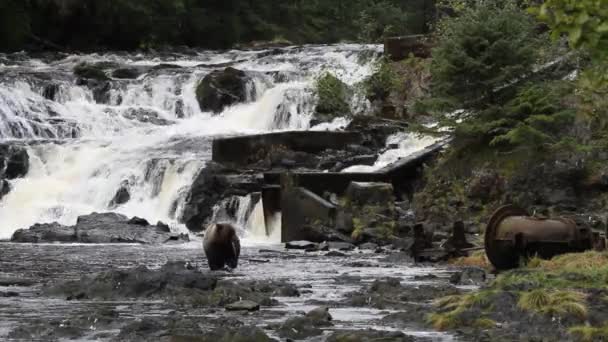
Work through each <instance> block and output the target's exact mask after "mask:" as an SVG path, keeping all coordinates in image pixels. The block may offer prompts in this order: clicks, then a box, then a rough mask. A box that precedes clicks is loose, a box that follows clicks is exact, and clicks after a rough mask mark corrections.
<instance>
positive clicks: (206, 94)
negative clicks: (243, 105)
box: [196, 67, 251, 113]
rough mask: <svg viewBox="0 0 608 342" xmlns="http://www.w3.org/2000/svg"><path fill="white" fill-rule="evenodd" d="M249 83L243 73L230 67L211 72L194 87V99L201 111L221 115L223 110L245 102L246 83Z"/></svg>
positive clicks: (249, 79) (248, 79) (249, 78)
mask: <svg viewBox="0 0 608 342" xmlns="http://www.w3.org/2000/svg"><path fill="white" fill-rule="evenodd" d="M249 82H251V77H249V76H248V75H247V74H246V73H245V72H244V71H242V70H238V69H235V68H232V67H228V68H226V69H224V70H218V71H213V72H211V73H210V74H208V75H207V76H205V78H203V80H202V81H201V82H200V83H199V84H198V86H197V87H196V99H197V100H198V103H199V106H200V108H201V110H202V111H205V112H214V113H221V112H222V111H223V110H224V108H226V107H228V106H231V105H234V104H236V103H240V102H245V101H246V100H247V97H248V94H247V91H248V89H247V83H249Z"/></svg>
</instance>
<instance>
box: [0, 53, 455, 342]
mask: <svg viewBox="0 0 608 342" xmlns="http://www.w3.org/2000/svg"><path fill="white" fill-rule="evenodd" d="M380 53H381V47H380V46H376V45H332V46H306V47H292V48H285V49H281V50H278V51H274V50H268V51H226V52H221V53H218V52H208V51H198V52H195V53H189V54H177V53H162V54H161V53H158V54H128V53H114V54H110V53H108V54H89V55H63V56H60V57H54V58H33V57H30V56H27V55H24V54H21V55H13V56H4V55H0V142H12V143H16V144H22V145H25V146H26V148H27V150H28V153H29V155H30V170H29V172H28V174H27V175H26V176H25V177H24V178H22V179H17V180H13V181H11V188H12V191H11V192H10V193H9V194H8V195H7V196H5V197H4V198H3V199H2V200H1V201H0V240H2V239H9V238H10V236H11V235H12V233H13V232H14V231H15V230H17V229H20V228H27V227H29V226H31V225H33V224H34V223H46V222H59V223H61V224H65V225H72V224H75V222H76V219H77V217H78V216H79V215H85V214H89V213H91V212H106V211H114V212H119V213H123V214H125V215H128V216H139V217H143V218H146V219H147V220H148V221H150V222H156V221H157V220H161V221H163V222H167V223H169V224H170V226H171V229H172V230H174V231H184V230H185V227H184V226H183V224H182V223H181V222H180V215H181V210H182V207H183V203H184V200H185V197H186V196H187V193H188V190H189V186H190V185H191V183H192V181H193V179H194V177H195V176H196V175H197V173H198V171H199V170H200V169H201V168H202V167H204V165H205V163H206V162H207V161H208V160H210V158H211V150H210V147H211V140H212V139H213V138H214V137H218V136H225V135H241V134H251V133H261V132H270V131H280V130H306V129H331V130H335V129H340V128H341V127H343V126H344V125H345V124H347V123H348V119H346V118H340V119H337V120H336V121H335V122H333V123H329V124H323V125H321V126H318V127H311V125H310V122H311V118H312V113H313V109H314V105H315V101H316V99H315V96H314V92H313V85H314V81H315V78H316V77H317V76H318V75H320V74H321V73H323V72H325V71H329V72H332V73H333V74H335V75H336V76H338V77H339V78H340V79H341V80H342V81H344V82H345V83H347V84H349V85H352V86H356V85H357V84H359V83H360V82H361V81H362V80H364V79H365V78H366V77H367V76H369V75H370V74H371V73H373V69H374V62H375V61H376V60H377V58H379V56H380ZM82 62H86V63H106V64H107V65H109V66H110V69H109V70H110V71H111V70H112V69H113V68H116V67H118V66H125V65H126V66H131V67H137V68H144V69H145V70H146V72H144V73H143V74H142V75H141V76H140V77H138V78H137V79H134V80H118V79H112V80H111V89H109V90H107V89H106V90H107V91H106V95H107V96H106V97H105V98H104V99H103V100H101V101H100V99H99V98H96V96H95V94H94V92H93V91H92V90H91V89H89V88H88V87H87V86H85V85H78V84H77V82H76V78H75V77H74V75H73V71H72V70H73V68H74V66H76V65H78V64H79V63H82ZM227 62H232V63H233V64H232V66H233V67H235V68H238V69H241V70H244V71H246V72H247V73H248V74H249V75H251V76H252V77H253V80H254V81H253V82H251V84H249V90H250V91H249V94H250V95H249V98H248V102H247V103H244V104H239V105H236V106H233V107H230V108H227V109H226V110H225V111H224V112H223V113H221V114H220V115H214V114H212V113H206V112H202V111H201V110H200V108H199V105H198V103H197V101H196V97H195V88H196V84H197V83H198V82H199V81H200V80H201V79H202V78H203V77H204V76H205V75H206V74H208V73H210V72H212V71H213V70H217V69H222V68H224V67H225V64H224V63H227ZM163 64H171V65H172V67H167V66H164V67H158V68H153V67H154V66H159V65H163ZM49 87H53V88H52V89H55V90H56V91H55V94H54V96H53V98H52V99H47V98H45V97H44V94H45V93H46V92H48V89H49ZM351 107H352V110H353V112H355V113H361V112H365V110H366V109H367V108H368V107H369V103H367V101H366V100H364V98H363V97H362V96H361V95H358V94H357V92H355V95H354V96H353V99H352V101H351ZM431 143H433V139H429V138H421V139H419V138H416V137H414V136H413V135H411V134H400V135H396V136H393V137H391V138H389V141H387V144H389V145H391V146H393V147H392V148H391V149H388V150H387V151H386V153H385V154H383V155H382V156H381V157H380V158H379V159H378V161H377V163H376V165H374V166H372V167H360V168H357V167H354V168H353V169H352V170H366V171H367V170H373V169H379V168H382V167H384V166H386V165H388V164H390V163H391V162H393V161H395V160H397V159H398V158H399V157H403V156H405V155H407V154H409V153H412V152H415V151H416V150H418V149H420V148H423V147H425V146H427V145H429V144H431ZM125 184H126V185H127V186H128V188H129V192H130V195H131V200H130V201H129V202H127V203H126V204H124V205H121V206H118V207H115V208H114V207H110V201H111V200H112V198H113V197H114V196H115V194H116V192H117V190H118V189H119V188H120V187H121V186H124V185H125ZM248 200H249V199H247V198H243V199H242V201H248ZM242 207H245V206H242ZM260 211H261V208H260V207H259V206H257V207H256V208H255V209H254V211H253V213H252V214H250V213H248V212H243V213H241V214H240V215H239V217H237V220H238V221H239V223H240V224H241V225H242V226H244V227H246V229H245V232H244V233H243V236H242V238H243V241H244V244H245V246H246V247H245V248H244V256H243V259H244V262H242V263H241V267H240V268H239V270H238V272H237V273H236V274H235V277H242V278H249V279H256V278H259V277H262V278H264V279H288V280H290V281H291V282H294V283H296V284H307V285H312V288H311V289H312V290H311V291H310V292H311V293H309V294H306V295H305V296H302V297H300V298H298V299H297V300H294V299H283V300H282V301H281V302H282V303H283V305H282V306H281V307H279V308H278V309H276V308H275V309H273V310H279V311H281V312H284V313H287V314H294V313H295V312H298V311H301V310H307V309H309V308H310V307H309V305H308V304H307V303H309V302H310V300H312V299H316V300H324V301H334V300H335V301H339V300H340V299H341V298H342V297H343V296H344V295H345V294H346V293H347V292H350V291H353V290H356V289H358V288H360V287H361V285H353V286H345V285H337V284H336V283H335V281H334V280H335V278H336V277H337V276H338V275H340V274H349V275H358V276H361V279H362V282H363V283H366V282H371V281H373V280H374V279H377V278H379V277H385V276H395V277H399V278H401V279H402V280H403V281H404V282H411V281H412V279H413V276H415V275H421V274H428V273H429V272H433V273H436V274H442V272H444V271H443V270H437V269H430V268H423V267H394V265H390V264H388V263H384V264H382V262H381V261H379V256H378V255H376V254H374V253H363V254H360V255H356V256H351V257H349V258H344V259H341V261H339V262H336V260H334V259H329V258H325V257H323V256H321V255H318V254H314V253H313V254H307V255H305V254H302V255H296V257H295V258H282V257H268V256H266V257H267V258H268V260H267V261H268V262H264V263H259V262H254V261H248V260H254V259H255V258H259V257H260V253H259V250H260V249H261V248H271V249H275V250H279V251H282V247H281V246H278V245H277V244H276V243H277V242H278V241H280V236H278V235H277V234H276V232H277V231H278V229H275V230H274V231H275V234H273V235H271V236H266V234H265V230H264V229H261V226H260V222H261V220H262V218H261V215H260ZM260 244H261V245H260ZM170 260H182V261H191V262H192V263H193V264H194V265H198V266H200V267H202V268H204V267H205V265H204V257H203V255H202V249H201V248H200V241H197V239H196V238H195V241H194V242H192V243H190V244H187V245H185V246H166V247H153V246H139V245H94V246H89V245H56V244H46V245H44V244H43V245H30V244H12V243H7V242H1V243H0V278H1V277H21V278H23V277H25V278H32V279H35V282H34V285H32V286H25V287H10V288H2V287H0V292H2V291H7V290H10V291H16V292H18V293H19V297H16V298H1V297H0V339H2V336H6V334H7V333H8V331H10V329H12V328H13V327H15V326H16V325H17V324H21V323H24V322H26V321H28V320H34V319H37V318H42V319H51V318H60V317H67V316H69V315H72V314H78V313H79V312H87V311H90V310H92V307H95V306H99V305H107V306H111V307H114V308H117V310H119V311H121V313H122V314H123V315H121V316H124V317H129V318H133V319H134V318H136V317H141V316H146V315H155V314H158V313H159V312H163V310H165V308H164V306H163V303H95V302H86V301H84V302H77V303H75V302H74V301H71V302H67V301H64V300H59V299H49V298H46V297H41V296H40V295H39V290H40V287H41V286H43V284H44V283H46V282H49V281H55V280H65V279H78V278H79V277H80V276H82V275H83V274H89V273H91V272H96V271H103V270H106V269H107V268H108V267H118V268H127V267H133V266H136V265H146V266H149V267H153V268H154V267H159V266H160V265H162V264H164V263H165V262H166V261H170ZM353 260H355V261H365V262H372V263H377V264H378V267H366V268H358V267H349V266H347V264H348V263H352V261H353ZM332 314H333V315H334V318H335V319H336V321H337V322H338V326H340V324H342V325H343V326H345V327H346V326H349V327H352V326H360V327H362V328H365V327H371V326H375V325H376V324H377V322H376V320H377V319H379V318H381V317H382V315H383V314H386V312H384V313H380V312H378V311H376V310H373V309H356V308H348V307H341V308H339V309H336V310H335V311H332ZM384 328H386V329H392V328H390V327H384ZM408 333H410V334H413V335H417V336H426V337H429V338H431V339H433V340H450V339H451V337H450V336H446V335H441V334H436V333H431V332H427V331H408Z"/></svg>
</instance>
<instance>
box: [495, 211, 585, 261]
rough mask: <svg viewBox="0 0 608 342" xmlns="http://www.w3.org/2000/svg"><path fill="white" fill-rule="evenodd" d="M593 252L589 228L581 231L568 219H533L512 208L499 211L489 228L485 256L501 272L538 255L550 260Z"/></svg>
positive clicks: (581, 228) (524, 212)
mask: <svg viewBox="0 0 608 342" xmlns="http://www.w3.org/2000/svg"><path fill="white" fill-rule="evenodd" d="M591 248H593V237H592V232H591V230H590V229H589V228H586V227H578V226H577V224H576V222H574V220H572V219H569V218H557V219H546V218H537V217H531V216H530V215H529V214H528V213H527V212H526V211H525V210H523V209H520V208H517V207H514V206H511V205H509V206H504V207H502V208H500V209H498V210H497V211H496V212H495V213H494V215H492V218H490V221H489V222H488V225H487V227H486V235H485V249H486V254H487V256H488V259H489V260H490V262H491V263H492V265H494V267H496V269H499V270H505V269H511V268H516V267H518V266H519V263H520V260H521V259H522V258H528V257H531V256H535V255H537V256H539V257H541V258H543V259H550V258H552V257H554V256H556V255H559V254H564V253H573V252H582V251H586V250H589V249H591Z"/></svg>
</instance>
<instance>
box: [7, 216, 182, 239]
mask: <svg viewBox="0 0 608 342" xmlns="http://www.w3.org/2000/svg"><path fill="white" fill-rule="evenodd" d="M189 240H190V239H189V237H188V236H187V235H185V234H173V233H171V232H170V230H169V231H167V228H166V227H165V226H160V227H159V226H152V225H150V224H149V223H148V222H147V221H146V220H145V219H141V218H132V219H130V220H129V219H128V218H127V217H126V216H124V215H120V214H115V213H102V214H98V213H93V214H90V215H84V216H80V217H78V220H77V223H76V225H75V226H71V227H67V226H63V225H60V224H58V223H50V224H35V225H33V226H32V227H30V228H29V229H20V230H18V231H16V232H15V233H14V234H13V237H12V238H11V241H13V242H29V243H37V242H81V243H141V244H163V243H176V242H182V243H183V242H187V241H189Z"/></svg>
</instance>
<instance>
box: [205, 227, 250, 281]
mask: <svg viewBox="0 0 608 342" xmlns="http://www.w3.org/2000/svg"><path fill="white" fill-rule="evenodd" d="M203 248H204V249H205V255H206V256H207V262H208V263H209V268H210V269H211V270H212V271H217V270H221V269H223V268H224V266H226V265H228V267H230V268H232V269H234V268H236V267H237V265H238V262H239V255H240V254H241V243H240V241H239V237H238V236H237V234H236V229H235V228H234V226H233V225H232V224H230V223H214V224H211V225H210V226H209V227H208V228H207V230H206V231H205V237H204V238H203Z"/></svg>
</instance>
